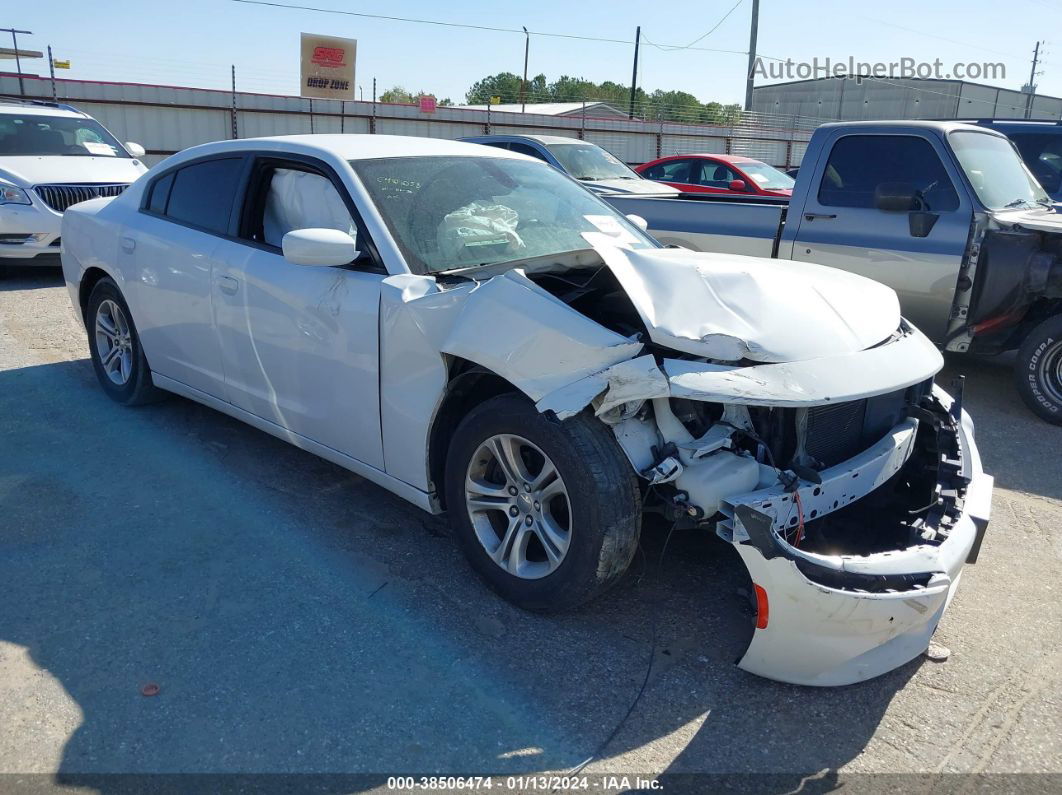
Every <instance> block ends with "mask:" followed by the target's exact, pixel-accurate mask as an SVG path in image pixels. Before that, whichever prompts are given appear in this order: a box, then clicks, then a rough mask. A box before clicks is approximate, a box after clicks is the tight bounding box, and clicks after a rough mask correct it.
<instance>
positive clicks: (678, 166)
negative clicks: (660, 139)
mask: <svg viewBox="0 0 1062 795" xmlns="http://www.w3.org/2000/svg"><path fill="white" fill-rule="evenodd" d="M691 165H692V161H690V160H669V161H668V162H666V163H657V164H656V165H655V166H653V167H652V168H649V169H647V170H646V172H645V176H647V177H648V178H649V179H662V180H664V181H665V182H689V181H690V167H691Z"/></svg>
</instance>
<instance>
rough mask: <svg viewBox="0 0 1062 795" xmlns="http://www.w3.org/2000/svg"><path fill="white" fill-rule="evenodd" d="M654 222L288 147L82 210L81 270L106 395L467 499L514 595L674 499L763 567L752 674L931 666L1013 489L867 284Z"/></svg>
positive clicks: (569, 197) (476, 534) (458, 156)
mask: <svg viewBox="0 0 1062 795" xmlns="http://www.w3.org/2000/svg"><path fill="white" fill-rule="evenodd" d="M662 201H665V200H662ZM639 220H640V219H637V218H625V217H623V216H621V215H619V214H617V213H616V211H615V210H613V209H612V208H611V207H609V206H608V205H607V204H605V203H603V202H602V201H600V200H599V199H598V198H597V197H595V196H594V195H592V194H591V193H590V192H588V191H587V190H585V189H584V188H583V187H581V186H580V185H579V184H577V183H576V182H574V181H573V180H571V179H570V178H569V177H567V176H565V175H563V174H561V173H559V172H558V171H557V170H555V169H553V168H551V167H550V166H548V165H546V164H544V163H541V162H537V161H535V160H533V159H532V158H529V157H525V156H523V155H519V154H516V153H512V152H507V151H503V150H498V149H492V148H487V147H483V146H477V145H475V144H465V143H459V142H450V141H439V140H430V139H419V138H401V137H389V136H373V135H310V136H291V137H278V138H262V139H251V140H236V141H224V142H220V143H213V144H206V145H203V146H197V147H193V148H192V149H188V150H186V151H184V152H181V153H180V154H178V155H174V156H173V157H170V158H169V159H167V160H166V161H164V162H162V163H160V164H159V165H157V166H155V167H154V168H153V169H152V170H151V171H150V172H148V173H147V174H146V175H145V176H144V177H142V178H141V179H140V180H138V181H137V182H136V183H135V184H134V185H133V186H132V187H131V188H129V189H128V190H126V191H125V192H124V193H123V194H122V195H121V196H118V197H117V198H113V199H97V200H93V201H88V202H84V203H82V204H78V205H76V206H74V207H72V208H71V209H70V210H69V211H68V212H67V213H66V215H65V217H64V219H63V229H62V240H63V250H62V259H63V270H64V273H65V275H66V280H67V283H68V285H69V290H70V296H71V299H72V301H73V304H74V306H75V308H76V311H77V314H78V316H79V317H81V318H82V319H83V320H84V323H85V327H86V329H87V331H88V339H89V348H90V351H91V356H92V363H93V367H94V368H95V371H96V374H97V376H98V378H99V382H100V384H101V386H102V387H103V389H104V391H105V392H106V393H107V394H108V395H109V396H111V397H112V398H113V399H114V400H115V401H117V402H118V403H121V404H125V405H134V404H139V403H144V402H147V401H149V400H151V399H152V398H154V397H156V396H158V395H159V394H160V393H161V392H160V390H165V391H167V392H175V393H177V394H179V395H183V396H185V397H187V398H191V399H192V400H197V401H199V402H201V403H204V404H206V405H208V406H212V407H214V408H216V409H218V410H220V411H223V412H225V413H227V414H230V415H232V416H234V417H237V418H239V419H241V420H243V421H245V422H247V423H249V424H251V425H253V426H255V427H256V428H259V429H261V430H264V431H267V432H268V433H272V434H274V435H276V436H279V437H281V438H283V439H286V440H287V441H289V442H291V443H292V444H294V445H297V446H298V447H301V448H303V449H305V450H309V451H311V452H313V453H316V454H317V455H319V456H322V457H324V458H326V459H328V460H329V461H333V462H335V463H336V464H339V465H340V466H343V467H346V468H348V469H350V470H352V471H354V472H356V473H358V474H359V475H362V476H364V477H366V478H368V479H369V480H372V481H373V482H375V483H377V484H379V485H380V486H382V487H384V488H386V489H390V490H391V491H393V492H395V493H396V494H399V495H401V496H402V497H405V498H406V499H408V500H410V501H411V502H413V503H415V504H417V505H419V506H421V507H422V508H424V509H425V510H427V511H432V512H440V511H444V510H445V511H446V512H447V513H448V514H449V516H450V518H451V521H452V524H453V529H454V534H455V536H456V538H457V541H458V542H459V543H460V545H461V547H462V549H463V550H464V552H465V554H466V555H467V557H468V560H469V561H470V563H471V565H472V567H473V568H474V569H475V570H476V571H477V572H478V573H479V574H480V575H481V576H482V577H483V579H484V580H486V582H487V583H488V584H489V585H490V586H491V587H493V588H494V589H495V590H496V591H497V592H499V593H500V594H501V595H502V596H504V597H505V598H506V599H509V600H511V601H512V602H514V603H516V604H518V605H520V606H522V607H525V608H529V609H534V610H555V609H564V608H571V607H574V606H576V605H579V604H581V603H583V602H585V601H587V600H588V599H590V598H591V597H593V596H595V595H597V594H599V593H601V592H602V591H604V590H605V589H606V588H607V587H608V586H609V585H611V584H612V583H614V582H615V581H616V580H617V579H618V578H619V577H620V576H622V575H623V573H624V571H625V570H626V569H627V567H628V565H629V564H630V562H631V559H632V557H633V555H634V553H635V550H636V548H637V545H638V539H639V534H640V531H641V523H642V516H643V514H644V513H645V512H647V511H652V512H655V513H663V514H665V515H667V516H668V517H670V518H671V519H672V520H673V521H674V522H675V523H676V524H677V525H678V526H681V527H684V528H689V529H690V530H691V531H692V532H703V533H705V534H708V533H713V534H715V535H717V536H719V537H721V538H722V539H724V540H725V541H727V542H729V543H731V544H732V545H733V546H734V548H735V549H736V550H737V552H738V553H739V555H740V558H741V560H742V561H743V562H744V564H745V566H746V567H747V568H748V572H749V575H750V577H751V580H752V583H753V588H752V591H751V592H752V593H753V594H754V602H755V605H754V607H755V629H754V631H753V636H752V641H751V643H750V646H749V648H748V650H747V651H746V652H745V654H744V655H743V657H742V658H741V660H740V661H739V665H740V666H741V667H742V668H744V669H746V670H748V671H752V672H754V673H757V674H760V675H763V676H767V677H771V678H774V679H779V680H783V681H788V682H796V683H803V684H815V685H834V684H845V683H849V682H855V681H859V680H863V679H867V678H870V677H873V676H876V675H878V674H881V673H883V672H885V671H888V670H890V669H892V668H895V667H896V666H898V665H901V664H903V663H905V662H907V661H909V660H911V659H913V658H914V657H916V656H918V655H919V654H920V653H921V652H923V651H924V650H925V648H926V647H927V645H928V643H929V639H930V637H931V635H932V633H933V631H934V630H935V628H936V626H937V623H938V622H939V621H940V618H941V616H942V614H943V612H944V610H945V608H946V606H947V605H948V603H949V601H950V599H951V597H952V595H953V594H954V592H955V588H956V586H957V584H958V581H959V575H960V572H961V570H962V567H963V564H964V563H965V562H972V561H973V560H974V559H976V557H977V553H978V550H979V547H980V544H981V538H982V537H983V534H984V531H985V528H986V526H987V523H988V515H989V503H990V498H991V489H992V479H991V478H990V477H989V476H987V475H985V474H984V473H983V472H982V469H981V464H980V459H979V457H978V453H977V449H976V447H975V446H974V440H973V425H972V423H971V421H970V419H969V417H968V416H967V415H966V414H965V413H964V412H963V411H962V409H961V405H960V404H961V394H957V395H956V399H955V400H953V399H952V397H950V396H949V395H948V394H946V393H945V392H944V391H942V390H941V389H940V388H938V387H936V386H935V385H934V383H933V377H934V375H935V374H936V373H937V371H938V370H939V369H940V367H941V365H942V360H941V357H940V354H939V353H938V352H937V350H936V348H934V346H933V345H932V344H931V343H930V342H929V341H928V340H927V339H926V338H925V337H924V336H923V335H922V334H921V333H920V332H919V331H918V330H917V329H915V328H912V327H911V326H910V325H909V324H908V323H907V322H905V321H904V320H903V319H902V318H901V317H900V312H899V307H898V303H897V300H896V295H895V294H894V293H893V292H892V291H891V290H890V289H888V288H886V287H883V286H881V285H879V284H877V283H875V282H872V281H869V280H866V279H863V278H861V277H858V276H854V275H851V274H848V273H845V272H842V271H839V270H834V269H829V268H822V267H818V266H814V265H807V264H801V263H795V262H780V261H777V260H761V259H755V258H747V257H738V256H729V255H713V254H702V253H696V252H690V251H685V250H681V249H665V248H662V247H660V246H659V244H657V243H656V242H655V241H654V240H652V238H650V237H648V236H647V235H646V234H645V233H644V232H643V231H642V228H641V225H640V224H639V223H638V221H639Z"/></svg>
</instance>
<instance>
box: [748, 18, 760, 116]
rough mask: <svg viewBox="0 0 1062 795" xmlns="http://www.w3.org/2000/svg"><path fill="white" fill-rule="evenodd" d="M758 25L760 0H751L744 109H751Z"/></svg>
mask: <svg viewBox="0 0 1062 795" xmlns="http://www.w3.org/2000/svg"><path fill="white" fill-rule="evenodd" d="M759 27H760V0H752V29H751V30H750V31H749V71H748V73H747V74H746V75H745V110H752V70H753V69H755V68H756V33H757V32H758V31H759Z"/></svg>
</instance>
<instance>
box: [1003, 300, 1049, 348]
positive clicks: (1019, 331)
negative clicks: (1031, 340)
mask: <svg viewBox="0 0 1062 795" xmlns="http://www.w3.org/2000/svg"><path fill="white" fill-rule="evenodd" d="M1055 315H1062V300H1059V299H1057V298H1055V299H1051V298H1041V299H1040V300H1039V301H1037V302H1036V303H1035V304H1033V305H1032V306H1031V307H1029V311H1028V312H1026V313H1025V317H1023V318H1022V319H1021V323H1019V324H1018V326H1017V328H1015V329H1014V331H1013V333H1012V334H1011V337H1010V340H1009V341H1008V344H1007V348H1020V347H1021V344H1022V343H1023V342H1024V341H1025V338H1026V337H1028V336H1029V332H1031V331H1032V330H1033V329H1034V328H1036V327H1037V326H1039V325H1040V324H1041V323H1043V322H1044V321H1045V320H1047V319H1048V318H1049V317H1053V316H1055Z"/></svg>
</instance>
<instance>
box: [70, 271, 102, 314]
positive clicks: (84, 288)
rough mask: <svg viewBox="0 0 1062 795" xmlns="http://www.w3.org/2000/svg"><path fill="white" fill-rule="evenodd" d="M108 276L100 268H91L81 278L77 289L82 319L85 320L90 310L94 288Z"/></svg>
mask: <svg viewBox="0 0 1062 795" xmlns="http://www.w3.org/2000/svg"><path fill="white" fill-rule="evenodd" d="M106 276H107V273H106V272H105V271H103V270H101V269H100V268H89V269H88V270H86V271H85V275H84V276H82V277H81V284H79V285H78V288H77V302H78V304H79V305H80V307H81V317H82V319H84V317H85V312H86V311H87V310H88V301H89V296H90V295H92V290H93V288H94V287H95V286H96V284H97V283H98V282H99V280H100V279H102V278H104V277H106Z"/></svg>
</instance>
